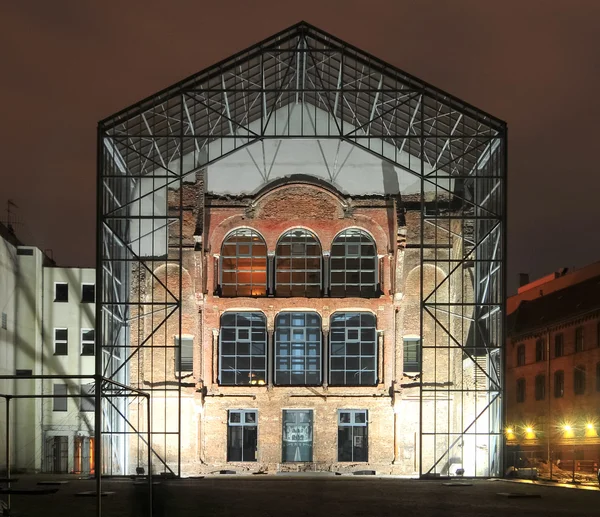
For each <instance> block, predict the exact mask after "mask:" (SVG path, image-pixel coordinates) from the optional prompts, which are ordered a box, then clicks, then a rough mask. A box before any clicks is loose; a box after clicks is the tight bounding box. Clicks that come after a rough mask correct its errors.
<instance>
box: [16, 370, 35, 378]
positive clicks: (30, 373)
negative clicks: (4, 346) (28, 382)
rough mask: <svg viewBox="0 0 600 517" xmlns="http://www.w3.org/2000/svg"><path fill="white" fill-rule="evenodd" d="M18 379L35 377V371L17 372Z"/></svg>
mask: <svg viewBox="0 0 600 517" xmlns="http://www.w3.org/2000/svg"><path fill="white" fill-rule="evenodd" d="M15 375H16V376H17V377H31V376H32V375H33V371H31V370H17V371H16V372H15Z"/></svg>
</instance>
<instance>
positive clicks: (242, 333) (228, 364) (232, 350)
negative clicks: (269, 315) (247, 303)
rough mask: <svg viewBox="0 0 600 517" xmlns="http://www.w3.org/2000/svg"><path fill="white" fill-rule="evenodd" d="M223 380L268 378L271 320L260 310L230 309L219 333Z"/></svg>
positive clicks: (261, 380) (260, 382)
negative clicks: (268, 339)
mask: <svg viewBox="0 0 600 517" xmlns="http://www.w3.org/2000/svg"><path fill="white" fill-rule="evenodd" d="M219 343H220V344H219V384H223V385H231V386H247V385H249V384H252V385H259V386H260V385H264V384H265V383H266V381H267V320H266V318H265V316H264V314H262V313H260V312H226V313H225V314H223V315H222V316H221V330H220V333H219Z"/></svg>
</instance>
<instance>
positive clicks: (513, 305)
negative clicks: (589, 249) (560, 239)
mask: <svg viewBox="0 0 600 517" xmlns="http://www.w3.org/2000/svg"><path fill="white" fill-rule="evenodd" d="M523 280H524V281H523V282H522V283H523V284H524V285H522V286H521V287H520V288H519V290H518V293H517V294H516V295H515V296H512V297H510V298H509V299H508V302H507V308H508V312H509V317H508V336H507V344H506V397H507V398H506V400H507V415H506V422H507V429H506V438H507V443H508V445H509V448H508V452H509V456H508V461H509V464H513V463H515V462H516V460H517V457H521V458H523V457H528V458H530V459H532V460H534V459H536V458H539V459H543V460H545V461H547V459H548V458H549V457H550V458H552V461H553V462H554V464H556V463H557V462H558V463H559V464H560V463H562V464H563V466H564V465H569V467H568V469H569V470H570V469H571V467H572V461H573V460H575V462H576V465H575V466H576V468H577V469H582V470H585V469H588V470H593V469H597V467H598V463H599V461H600V438H599V436H598V432H599V431H600V262H597V263H595V264H591V265H589V266H587V267H584V268H581V269H577V270H574V271H568V270H567V269H562V270H560V271H557V272H555V273H553V274H551V275H548V276H545V277H543V278H540V279H539V280H535V281H532V282H528V281H527V278H524V279H523ZM511 455H512V456H511Z"/></svg>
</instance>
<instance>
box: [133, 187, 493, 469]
mask: <svg viewBox="0 0 600 517" xmlns="http://www.w3.org/2000/svg"><path fill="white" fill-rule="evenodd" d="M194 188H196V189H198V190H201V189H202V181H201V179H199V180H198V181H197V183H196V185H195V187H194V186H193V185H184V186H183V189H184V192H183V197H184V198H185V199H188V198H189V199H190V200H192V201H193V202H196V203H199V200H202V205H201V206H202V208H203V209H202V210H200V211H197V210H196V211H194V209H193V202H191V203H190V210H189V212H190V214H189V215H190V217H189V218H185V219H186V221H187V222H186V223H185V225H184V228H183V231H184V234H183V235H181V236H180V235H179V234H178V230H177V229H176V228H174V229H173V230H172V231H171V232H172V235H171V236H170V237H169V239H170V240H172V239H173V238H178V237H181V238H182V240H183V241H184V243H186V244H185V245H184V249H183V256H182V264H183V269H182V270H180V269H179V267H177V266H175V265H169V266H166V267H165V266H160V267H159V268H157V269H153V270H152V271H153V273H154V279H152V280H151V279H150V278H151V277H150V275H148V274H147V273H146V272H144V271H143V270H136V271H135V272H134V274H133V275H132V279H133V286H132V287H133V289H132V296H133V297H134V298H135V299H139V300H140V302H143V303H145V304H147V305H148V306H151V304H152V303H153V302H165V301H167V302H168V300H169V296H171V294H170V293H173V292H175V291H174V290H178V289H179V281H180V278H181V300H182V304H181V307H182V309H181V310H182V324H181V327H179V324H178V322H177V318H171V319H168V318H165V316H166V314H167V312H168V309H161V310H160V311H157V310H156V309H148V308H141V307H142V306H140V309H134V311H136V310H139V311H140V312H138V313H136V314H133V315H132V325H131V333H130V340H131V344H132V345H133V346H137V345H142V346H141V348H140V349H139V350H138V352H137V353H136V357H135V360H134V361H132V362H131V367H130V379H131V383H132V385H133V386H136V387H140V388H142V389H145V390H150V391H152V393H153V403H152V404H153V405H152V409H153V417H152V420H153V430H154V431H158V433H164V435H163V436H160V437H159V436H157V437H155V439H154V440H153V447H154V449H155V450H157V451H160V453H161V454H165V456H166V457H169V451H171V452H174V451H176V449H177V447H179V444H178V443H177V440H176V437H175V438H174V439H173V440H172V439H171V438H169V434H168V433H169V432H170V430H173V429H172V427H173V422H176V419H177V417H178V413H177V407H176V404H175V401H176V400H177V393H178V392H177V390H179V389H180V390H181V407H182V414H181V425H182V427H181V449H182V473H183V474H184V475H186V474H194V473H198V472H204V471H207V469H208V470H214V469H215V468H217V467H221V468H233V469H236V470H248V469H250V470H259V469H260V470H267V471H269V472H273V471H277V470H298V469H299V470H302V469H311V470H312V469H322V470H348V469H349V470H352V469H361V468H372V469H375V470H377V471H378V472H395V473H403V474H415V473H417V472H418V458H419V453H420V451H419V450H418V443H419V436H418V433H419V411H420V407H419V389H418V385H419V378H420V376H421V375H423V377H424V378H426V379H427V381H428V382H431V383H439V384H443V383H447V382H449V379H450V378H451V377H453V376H455V375H456V372H459V378H460V379H462V378H463V377H464V376H463V375H462V369H463V365H462V356H461V353H460V352H459V348H458V347H454V348H453V349H450V348H449V346H448V345H449V343H447V342H444V343H442V342H441V341H440V335H441V333H440V332H439V331H436V324H435V322H434V321H433V320H427V319H426V320H425V321H424V329H425V332H424V335H423V336H420V335H419V333H420V328H421V327H420V314H421V313H420V299H419V296H420V283H421V280H420V275H421V268H420V266H419V264H420V260H419V253H420V251H421V250H420V245H421V235H420V229H419V213H418V212H417V211H415V210H406V209H401V208H400V206H399V205H398V203H399V202H400V201H399V198H393V197H384V196H370V197H364V198H358V199H351V198H349V197H348V196H344V195H342V194H341V193H339V192H337V191H336V190H335V189H333V188H331V187H327V186H325V185H324V184H323V183H322V182H316V181H315V182H311V181H307V180H302V181H300V180H290V181H289V182H287V183H283V182H278V183H277V185H274V186H273V187H271V188H266V189H263V190H262V191H260V192H258V193H257V194H256V195H255V196H245V197H243V196H242V197H234V198H222V197H219V196H210V195H194V194H193V191H194ZM169 197H170V198H171V197H173V198H174V200H176V201H178V200H177V199H175V198H176V197H177V196H176V194H175V193H174V194H173V196H171V194H169ZM184 204H185V203H184ZM186 206H187V205H186ZM399 214H401V217H400V216H399ZM193 217H196V218H197V219H196V224H193ZM455 230H457V231H456V233H457V234H460V231H458V230H460V229H458V228H456V229H455ZM173 232H174V233H173ZM433 238H434V235H433V234H432V233H431V232H430V231H429V230H427V231H426V232H425V239H426V241H428V239H431V240H433ZM449 243H450V245H449V246H446V247H442V248H440V249H435V248H428V249H427V251H426V253H427V256H429V257H434V256H435V257H446V258H450V257H451V256H452V254H453V253H454V254H457V255H458V254H459V253H460V251H461V250H460V249H458V248H457V247H456V246H457V245H456V244H455V241H454V239H453V238H452V239H450V240H449ZM407 244H408V245H409V246H408V247H407V246H406V245H407ZM148 265H149V267H151V263H149V264H148ZM461 274H465V275H468V271H467V272H465V273H463V272H462V271H461ZM447 275H448V270H447V269H444V265H442V266H441V267H426V268H424V269H423V281H424V285H425V289H426V290H427V292H432V291H433V290H434V289H435V288H436V287H439V285H440V283H442V282H444V281H446V284H447V286H448V287H447V289H446V290H445V289H438V291H439V292H438V293H437V294H436V296H437V297H438V301H440V302H444V301H447V300H450V299H451V298H452V299H453V300H458V301H460V300H461V296H470V293H469V292H464V291H463V292H461V293H458V294H457V293H455V292H454V291H455V290H454V284H455V283H456V282H457V279H456V278H455V277H452V278H447ZM461 283H462V282H461ZM165 320H166V321H165ZM459 320H462V319H461V318H456V317H447V318H444V316H443V315H442V316H441V317H440V321H442V322H445V324H447V325H450V326H453V325H458V321H459ZM163 321H164V323H163ZM151 329H157V330H155V331H154V332H153V333H152V332H151V331H150V330H151ZM467 331H468V329H465V331H464V332H465V333H466V332H467ZM438 344H439V345H442V346H443V347H444V348H443V349H442V351H441V352H440V350H435V348H436V347H437V346H438ZM434 356H435V357H436V360H435V361H434V360H433V357H434ZM421 370H422V371H421ZM467 375H471V376H472V377H475V373H474V372H470V373H468V374H467ZM442 395H444V394H440V395H431V396H430V399H431V400H429V401H427V402H426V404H425V411H426V412H430V413H432V414H435V413H436V412H439V411H440V410H441V408H442V405H443V404H446V409H447V411H448V413H449V414H452V420H451V421H449V422H445V423H442V422H440V423H439V424H438V427H437V429H438V430H439V429H441V428H442V427H444V426H445V427H444V430H445V431H446V432H460V430H461V429H459V426H460V423H461V422H460V418H459V417H458V416H456V414H457V413H460V411H465V412H469V411H474V408H475V406H476V403H475V402H472V403H471V405H469V404H467V402H466V401H465V400H455V399H451V400H448V397H446V396H442ZM442 399H444V400H442ZM144 411H145V410H144V408H143V407H142V408H137V407H136V406H132V407H131V409H130V414H129V416H130V418H131V419H133V420H135V421H136V422H139V424H138V425H139V429H141V430H144V429H145V424H144V422H145V413H144ZM479 431H480V432H481V429H479ZM438 441H439V443H435V444H433V447H434V448H435V447H437V448H439V449H441V448H442V447H448V446H449V441H448V439H445V440H441V439H438ZM442 442H443V443H442ZM430 449H431V447H429V445H428V449H427V451H424V456H425V459H426V460H427V458H428V456H431V458H433V457H434V450H430ZM437 452H438V455H439V451H437ZM129 458H130V469H131V470H133V469H134V468H135V467H137V466H144V458H145V453H144V445H143V443H142V442H141V441H140V440H139V439H137V438H135V437H133V438H131V439H130V448H129ZM446 463H447V462H446ZM481 464H482V465H483V461H482V462H481ZM158 468H159V470H160V467H158ZM441 468H442V467H440V469H441ZM448 468H449V464H446V465H444V466H443V469H445V470H446V471H448Z"/></svg>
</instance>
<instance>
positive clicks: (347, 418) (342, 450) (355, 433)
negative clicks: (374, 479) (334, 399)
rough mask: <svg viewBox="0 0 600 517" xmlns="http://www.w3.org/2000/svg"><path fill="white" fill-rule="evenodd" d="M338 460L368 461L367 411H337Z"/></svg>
mask: <svg viewBox="0 0 600 517" xmlns="http://www.w3.org/2000/svg"><path fill="white" fill-rule="evenodd" d="M338 461H356V462H366V461H369V447H368V419H367V411H366V410H360V409H340V410H339V411H338Z"/></svg>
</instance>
